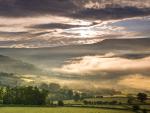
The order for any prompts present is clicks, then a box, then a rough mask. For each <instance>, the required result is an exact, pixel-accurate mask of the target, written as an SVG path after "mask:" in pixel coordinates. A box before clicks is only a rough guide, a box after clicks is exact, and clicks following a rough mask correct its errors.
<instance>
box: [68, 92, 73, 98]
mask: <svg viewBox="0 0 150 113" xmlns="http://www.w3.org/2000/svg"><path fill="white" fill-rule="evenodd" d="M67 96H68V98H69V99H72V97H73V91H72V90H68V91H67Z"/></svg>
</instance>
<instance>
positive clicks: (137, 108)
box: [132, 105, 140, 111]
mask: <svg viewBox="0 0 150 113" xmlns="http://www.w3.org/2000/svg"><path fill="white" fill-rule="evenodd" d="M132 109H133V111H138V110H140V106H139V105H133V106H132Z"/></svg>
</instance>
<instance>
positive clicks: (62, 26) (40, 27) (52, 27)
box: [31, 23, 85, 29]
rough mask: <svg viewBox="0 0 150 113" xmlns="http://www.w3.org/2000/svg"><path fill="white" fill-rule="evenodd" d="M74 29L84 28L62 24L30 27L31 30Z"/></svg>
mask: <svg viewBox="0 0 150 113" xmlns="http://www.w3.org/2000/svg"><path fill="white" fill-rule="evenodd" d="M75 27H85V26H84V25H70V24H62V23H49V24H38V25H34V26H31V28H37V29H69V28H75Z"/></svg>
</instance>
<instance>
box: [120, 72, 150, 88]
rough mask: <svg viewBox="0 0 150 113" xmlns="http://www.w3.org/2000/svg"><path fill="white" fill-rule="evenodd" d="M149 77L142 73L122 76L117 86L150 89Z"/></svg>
mask: <svg viewBox="0 0 150 113" xmlns="http://www.w3.org/2000/svg"><path fill="white" fill-rule="evenodd" d="M149 84H150V77H149V76H148V77H147V76H143V75H139V74H136V75H128V76H125V77H123V78H122V79H121V80H119V81H118V85H119V86H123V87H128V88H134V89H140V90H141V89H142V90H150V85H149Z"/></svg>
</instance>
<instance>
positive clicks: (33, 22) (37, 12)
mask: <svg viewBox="0 0 150 113" xmlns="http://www.w3.org/2000/svg"><path fill="white" fill-rule="evenodd" d="M149 7H150V1H149V0H144V2H143V1H141V0H132V1H131V0H123V1H122V0H55V1H53V0H0V47H3V48H41V47H54V46H63V45H72V44H73V45H77V44H91V43H96V42H99V41H102V40H104V39H107V38H110V37H112V38H133V37H134V38H135V37H148V36H149V29H150V25H149V24H150V22H149V21H150V19H149V17H148V15H149V14H150V9H149ZM131 17H133V18H132V19H129V20H125V19H128V18H131ZM133 26H135V27H133ZM125 34H126V36H125Z"/></svg>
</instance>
